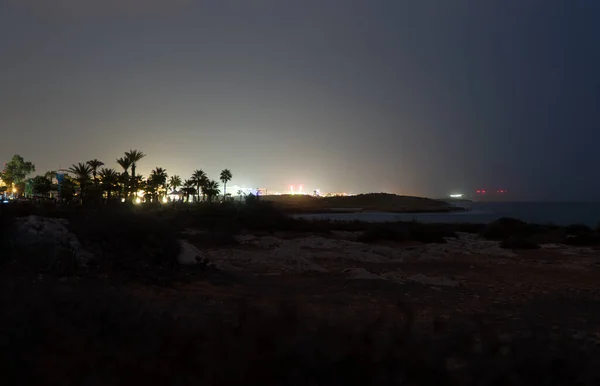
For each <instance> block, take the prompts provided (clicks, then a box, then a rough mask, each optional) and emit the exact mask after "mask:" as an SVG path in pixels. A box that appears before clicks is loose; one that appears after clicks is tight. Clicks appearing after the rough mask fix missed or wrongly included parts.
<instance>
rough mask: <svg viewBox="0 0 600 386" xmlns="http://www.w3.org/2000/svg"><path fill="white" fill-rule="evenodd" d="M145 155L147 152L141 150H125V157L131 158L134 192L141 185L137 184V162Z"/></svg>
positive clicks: (131, 186)
mask: <svg viewBox="0 0 600 386" xmlns="http://www.w3.org/2000/svg"><path fill="white" fill-rule="evenodd" d="M145 156H146V154H144V153H142V152H141V151H139V150H129V151H127V152H125V158H126V159H127V160H129V164H130V165H131V184H130V188H131V190H132V191H133V192H135V191H137V187H138V186H139V184H137V181H138V180H136V175H135V168H136V167H137V163H138V162H140V161H141V160H142V158H144V157H145Z"/></svg>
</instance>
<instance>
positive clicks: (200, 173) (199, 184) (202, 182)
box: [191, 169, 208, 201]
mask: <svg viewBox="0 0 600 386" xmlns="http://www.w3.org/2000/svg"><path fill="white" fill-rule="evenodd" d="M191 180H192V181H194V184H195V185H196V193H197V194H198V201H200V192H201V191H203V190H204V189H203V187H204V186H206V183H207V182H208V176H207V175H206V173H205V172H204V170H202V169H196V170H194V173H192V178H191Z"/></svg>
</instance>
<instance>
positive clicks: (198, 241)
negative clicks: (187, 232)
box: [186, 232, 238, 248]
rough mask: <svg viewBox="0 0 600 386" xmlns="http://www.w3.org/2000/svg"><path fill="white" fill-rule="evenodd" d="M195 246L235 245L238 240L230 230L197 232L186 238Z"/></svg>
mask: <svg viewBox="0 0 600 386" xmlns="http://www.w3.org/2000/svg"><path fill="white" fill-rule="evenodd" d="M186 239H187V240H188V241H190V242H192V243H193V244H194V245H196V246H202V247H207V248H218V247H228V246H233V245H237V244H238V241H237V240H236V238H235V235H234V234H233V233H231V232H199V233H196V234H194V235H191V236H188V237H187V238H186Z"/></svg>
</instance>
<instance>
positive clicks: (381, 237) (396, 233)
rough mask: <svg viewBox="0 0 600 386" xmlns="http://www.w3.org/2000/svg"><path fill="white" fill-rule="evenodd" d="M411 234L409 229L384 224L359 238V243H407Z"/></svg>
mask: <svg viewBox="0 0 600 386" xmlns="http://www.w3.org/2000/svg"><path fill="white" fill-rule="evenodd" d="M409 238H410V232H409V230H408V228H407V227H399V226H397V225H396V226H394V225H392V224H382V225H376V226H373V227H371V228H370V229H368V230H366V231H365V232H363V234H362V235H361V236H359V237H358V239H357V241H359V242H362V243H375V242H377V241H398V242H401V241H407V240H409Z"/></svg>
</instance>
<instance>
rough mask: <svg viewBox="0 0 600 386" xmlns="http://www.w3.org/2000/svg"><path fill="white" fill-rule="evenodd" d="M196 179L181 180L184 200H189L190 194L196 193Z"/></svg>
mask: <svg viewBox="0 0 600 386" xmlns="http://www.w3.org/2000/svg"><path fill="white" fill-rule="evenodd" d="M194 186H196V181H194V180H192V179H189V180H185V181H184V182H183V189H182V191H183V194H185V202H190V194H191V195H194V194H195V193H196V188H194Z"/></svg>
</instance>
